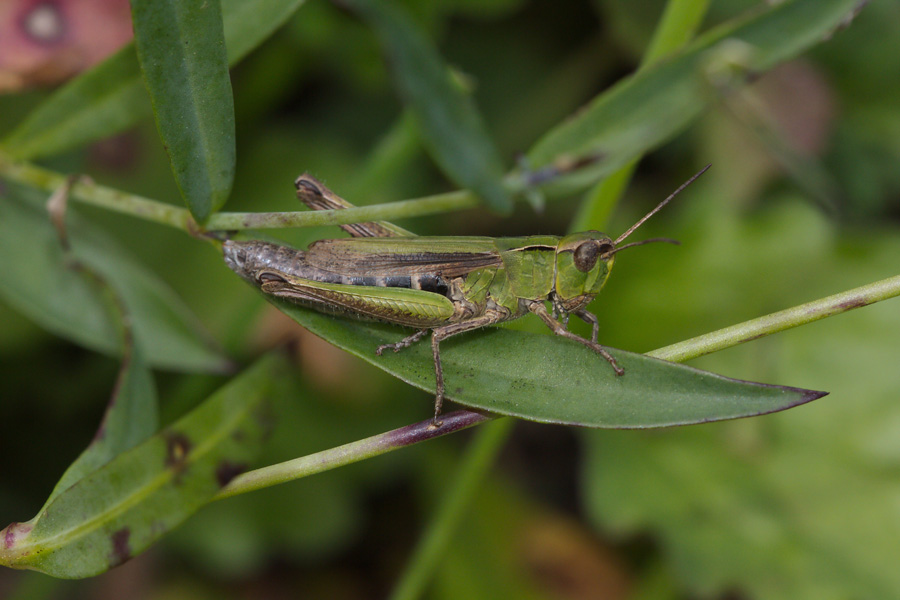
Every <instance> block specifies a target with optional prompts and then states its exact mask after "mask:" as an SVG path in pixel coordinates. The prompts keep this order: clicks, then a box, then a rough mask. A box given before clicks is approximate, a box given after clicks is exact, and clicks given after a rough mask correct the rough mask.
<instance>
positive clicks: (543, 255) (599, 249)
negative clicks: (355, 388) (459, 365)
mask: <svg viewBox="0 0 900 600" xmlns="http://www.w3.org/2000/svg"><path fill="white" fill-rule="evenodd" d="M708 168H709V165H707V166H706V167H705V168H704V169H703V170H701V171H700V172H698V173H697V174H696V175H694V176H693V177H691V178H690V179H689V180H688V181H686V182H685V183H684V184H682V185H681V186H680V187H679V188H678V189H677V190H675V191H674V192H672V194H670V195H669V196H668V197H667V198H666V199H665V200H663V201H662V202H660V203H659V204H658V205H657V206H656V207H655V208H654V209H653V210H651V211H650V212H649V213H647V214H646V215H644V216H643V217H642V218H641V219H639V220H638V221H637V222H636V223H635V224H634V225H632V226H631V227H629V228H628V229H627V230H626V231H625V232H624V233H623V234H622V235H620V236H619V237H618V238H616V239H615V240H613V239H612V238H611V237H609V236H608V235H606V234H604V233H600V232H598V231H588V232H584V233H574V234H571V235H567V236H563V237H558V236H548V235H539V236H527V237H511V238H488V237H416V236H414V234H412V233H410V232H408V231H406V230H404V229H402V228H400V227H397V226H396V225H393V224H391V223H386V222H372V223H354V224H350V225H341V228H342V229H344V230H345V231H346V232H347V233H349V234H350V235H351V236H352V237H350V238H342V239H331V240H319V241H316V242H313V243H312V244H310V246H309V248H308V249H307V250H306V251H302V250H296V249H294V248H289V247H286V246H280V245H277V244H272V243H269V242H263V241H234V240H226V241H225V242H224V244H223V253H224V256H225V262H226V263H227V264H228V266H229V267H230V268H231V269H232V270H233V271H235V272H236V273H237V274H238V275H240V276H241V277H243V278H244V279H246V280H247V281H249V282H250V283H252V284H254V285H256V286H258V287H259V288H260V289H261V290H262V291H263V292H264V293H266V294H270V295H272V296H275V297H278V298H284V299H287V300H290V301H292V302H296V303H298V304H301V305H304V306H308V307H311V308H314V309H316V310H319V311H322V312H329V313H336V314H345V315H353V316H356V317H361V318H368V319H375V320H379V321H385V322H388V323H395V324H398V325H404V326H407V327H414V328H416V329H418V331H416V332H415V333H413V334H412V335H410V336H408V337H406V338H404V339H402V340H400V341H399V342H396V343H394V344H384V345H382V346H379V347H378V348H376V349H375V353H376V354H377V355H379V356H380V355H381V354H382V353H383V352H384V351H385V350H392V351H394V352H398V351H400V350H402V349H403V348H408V347H409V346H411V345H412V344H414V343H416V342H418V341H419V340H421V339H422V338H423V337H425V335H426V334H427V333H428V332H429V331H430V332H431V349H432V354H433V357H434V373H435V380H436V394H435V399H434V419H433V421H432V423H433V425H434V426H439V425H440V422H439V421H438V417H439V415H440V412H441V405H442V403H443V401H444V374H443V370H442V368H441V354H440V343H441V342H442V341H443V340H445V339H447V338H448V337H451V336H454V335H457V334H460V333H464V332H466V331H471V330H473V329H479V328H481V327H486V326H488V325H494V324H497V323H501V322H503V321H509V320H512V319H518V318H519V317H522V316H524V315H526V314H528V313H533V314H535V315H537V316H538V317H540V319H541V320H542V321H543V322H544V323H545V324H546V325H547V326H548V327H549V328H550V329H551V330H552V331H553V332H554V333H555V334H557V335H559V336H562V337H565V338H568V339H570V340H574V341H576V342H578V343H580V344H582V345H584V346H586V347H587V348H590V349H591V350H592V351H594V352H596V353H597V354H599V355H600V356H602V357H603V358H604V359H606V361H607V362H609V364H610V365H611V366H612V368H613V370H614V371H615V373H616V375H622V374H624V370H623V369H622V368H621V367H619V365H618V364H617V363H616V359H615V358H614V357H613V356H612V355H611V354H610V353H609V352H608V351H607V350H606V349H605V348H604V347H603V346H601V345H600V344H599V343H598V341H597V337H598V332H599V327H600V326H599V321H598V319H597V317H596V316H595V315H594V314H592V313H590V312H588V311H587V310H586V306H587V305H588V303H589V302H590V301H591V300H593V299H594V298H595V297H596V296H597V294H598V293H599V292H600V290H601V289H602V288H603V285H604V284H605V283H606V280H607V278H608V277H609V273H610V270H611V269H612V266H613V263H614V262H615V255H616V254H617V253H618V252H620V251H622V250H624V249H625V248H630V247H633V246H638V245H642V244H646V243H650V242H656V241H666V242H672V243H677V242H675V241H674V240H669V239H666V238H654V239H648V240H643V241H640V242H632V243H629V244H624V245H623V244H622V242H623V241H624V240H625V239H626V238H627V237H628V236H629V235H631V234H632V233H633V232H634V230H635V229H637V228H638V227H640V226H641V225H642V224H643V223H644V222H645V221H646V220H647V219H649V218H650V217H651V216H653V215H654V214H656V213H657V212H658V211H659V210H660V209H661V208H662V207H663V206H665V205H666V204H667V203H668V202H669V201H671V200H672V198H674V197H675V196H676V195H677V194H678V193H679V192H681V191H682V190H683V189H684V188H685V187H687V186H688V185H690V184H691V183H692V182H693V181H694V180H695V179H696V178H697V177H699V176H700V175H702V174H703V173H704V172H705V171H706V169H708ZM295 187H296V188H297V195H298V197H299V198H300V200H302V201H303V202H304V203H305V204H306V205H307V206H309V207H310V208H312V209H313V210H327V209H342V208H349V207H351V206H352V204H350V203H349V202H347V201H346V200H344V199H343V198H341V197H339V196H337V195H336V194H334V193H333V192H331V191H330V190H329V189H328V188H326V187H325V186H324V185H323V184H322V183H321V182H319V181H317V180H316V179H315V178H313V177H312V176H310V175H306V174H304V175H301V176H300V177H299V178H298V179H297V180H296V181H295ZM548 303H549V304H550V307H551V310H548V309H547V304H548ZM569 315H575V316H576V317H579V318H580V319H582V320H584V321H585V322H587V323H588V324H590V325H591V329H592V331H591V338H590V339H586V338H583V337H580V336H578V335H576V334H574V333H572V332H570V331H568V329H567V325H568V319H569Z"/></svg>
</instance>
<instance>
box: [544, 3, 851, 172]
mask: <svg viewBox="0 0 900 600" xmlns="http://www.w3.org/2000/svg"><path fill="white" fill-rule="evenodd" d="M858 4H859V2H858V0H793V1H787V2H782V3H778V4H776V5H774V6H772V7H771V8H769V9H768V10H765V11H763V12H760V13H758V14H754V15H753V16H752V17H751V18H744V19H741V20H739V21H737V22H733V23H727V24H725V25H723V26H721V27H718V28H716V29H714V30H712V31H710V32H709V33H707V34H706V35H703V36H701V37H699V38H698V39H697V40H696V41H695V42H694V43H692V44H691V45H690V46H688V47H687V49H686V50H685V51H684V52H683V53H681V54H679V55H677V56H676V57H675V58H673V59H671V60H668V61H664V62H662V63H660V64H658V65H656V66H653V67H650V68H647V69H644V70H641V71H640V72H639V73H637V74H635V75H633V76H631V77H629V78H628V79H626V80H624V81H622V82H620V83H619V84H617V85H616V86H614V87H613V88H612V89H610V90H608V91H605V92H603V93H602V94H600V95H599V96H597V97H596V98H595V99H594V100H593V101H592V102H591V103H590V104H589V105H588V106H587V107H586V108H585V109H583V110H581V111H579V112H578V113H576V114H575V115H574V116H573V117H571V118H570V119H568V120H567V121H565V122H563V123H562V124H560V125H559V126H557V127H556V128H554V129H552V130H550V132H548V133H547V134H546V135H545V136H544V137H543V138H541V139H540V140H539V141H538V142H537V143H536V144H535V145H534V147H533V148H532V149H531V150H530V151H529V153H528V159H529V164H530V165H531V166H532V167H533V168H540V167H543V166H546V165H549V164H552V163H555V162H560V161H561V162H578V161H579V159H591V158H595V157H598V156H599V157H601V158H602V160H594V161H592V162H591V161H588V163H589V164H586V165H585V166H584V167H583V168H580V169H578V170H576V171H573V172H572V173H570V174H567V175H564V176H562V177H561V178H560V179H558V180H557V182H555V184H554V185H558V186H562V185H566V186H571V187H583V186H585V185H590V184H591V183H593V182H595V181H596V180H597V179H599V178H601V177H604V176H606V175H608V174H610V173H612V172H613V171H615V170H617V169H618V168H619V167H622V166H623V165H625V164H627V163H628V162H629V161H630V160H631V159H632V158H634V157H636V156H639V155H640V154H642V153H644V152H646V151H647V150H649V149H651V148H654V147H656V146H659V145H660V144H662V143H663V142H665V141H666V140H668V139H670V138H671V137H673V136H674V135H675V134H676V133H678V132H679V131H681V130H682V129H684V128H685V127H686V126H687V125H688V124H689V123H690V122H691V121H692V120H693V119H695V118H696V117H698V116H699V115H701V114H702V113H703V111H704V110H706V107H707V106H708V104H709V103H710V102H711V101H713V100H714V99H715V97H716V94H715V92H716V86H717V85H720V84H721V85H726V86H727V87H728V88H732V87H733V86H735V85H737V84H738V83H740V82H743V81H746V80H747V79H748V78H750V77H751V76H754V75H758V74H759V73H760V72H763V71H765V70H767V69H770V68H772V67H773V66H775V65H776V64H778V63H780V62H782V61H784V60H787V59H789V58H793V57H795V56H797V55H798V54H800V53H802V52H804V51H806V50H808V49H809V48H811V47H813V46H815V45H816V44H818V43H820V42H822V41H824V40H826V39H827V38H828V36H829V34H831V33H832V32H833V31H834V30H835V29H836V28H837V27H839V26H840V25H842V24H844V23H845V21H846V19H847V17H848V16H850V15H851V14H852V13H853V10H854V9H855V8H856V7H857V5H858ZM714 72H715V73H717V74H714ZM725 74H727V75H726V76H727V77H728V80H727V81H725V82H718V83H717V82H715V81H714V79H715V77H717V76H723V75H725Z"/></svg>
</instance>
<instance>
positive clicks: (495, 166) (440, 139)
mask: <svg viewBox="0 0 900 600" xmlns="http://www.w3.org/2000/svg"><path fill="white" fill-rule="evenodd" d="M349 4H350V6H351V7H353V8H354V9H356V10H357V11H358V12H359V13H360V14H361V15H362V16H363V18H364V19H366V21H367V22H368V23H369V25H370V26H371V27H372V28H373V29H374V30H375V31H376V33H377V34H378V36H379V38H380V40H381V44H382V46H383V47H384V51H385V53H386V54H387V57H388V60H389V62H390V65H391V67H392V69H393V73H394V77H395V79H396V82H397V87H398V91H399V93H400V95H401V97H402V98H403V100H404V101H405V102H406V103H407V104H408V106H409V109H410V110H411V111H412V113H413V115H414V116H415V117H416V122H417V124H418V126H419V130H420V132H421V135H422V138H423V142H424V143H425V145H426V147H427V148H428V150H429V152H430V153H431V155H432V157H433V158H434V159H435V161H436V162H437V163H438V165H440V167H441V169H443V171H444V172H445V173H446V174H447V176H448V177H449V178H450V179H452V180H453V181H455V182H456V183H457V184H459V185H460V186H461V187H465V188H470V189H471V190H473V191H474V192H475V193H476V194H478V195H479V196H480V197H481V198H483V199H484V201H485V202H486V203H487V205H488V207H490V208H491V209H492V210H495V211H497V212H500V213H509V212H510V211H511V210H512V199H511V198H510V196H509V193H508V192H507V191H506V188H505V187H504V186H503V165H502V162H501V160H500V155H499V153H498V152H497V149H496V148H495V147H494V144H493V142H492V141H491V139H490V137H489V136H488V134H487V131H486V129H485V127H484V123H483V122H482V119H481V115H480V114H479V112H478V109H477V108H476V106H475V103H474V102H473V101H472V98H471V97H470V96H469V95H467V94H466V93H465V92H464V91H463V90H461V89H460V86H459V85H458V84H456V83H454V81H453V80H452V77H451V73H450V70H449V69H448V68H447V65H446V64H444V62H443V60H442V59H441V57H440V55H439V54H438V52H437V50H436V49H435V48H434V46H433V45H432V43H431V42H430V41H429V40H428V38H427V37H426V36H425V34H424V33H423V32H422V31H421V30H419V29H418V28H417V27H416V26H415V25H414V24H413V23H412V21H410V19H409V18H408V17H407V16H406V15H404V14H403V13H402V12H400V11H399V10H397V9H396V8H394V7H393V6H392V5H390V4H389V3H387V2H382V1H380V0H352V1H351V2H350V3H349Z"/></svg>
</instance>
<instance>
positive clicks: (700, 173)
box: [615, 164, 712, 247]
mask: <svg viewBox="0 0 900 600" xmlns="http://www.w3.org/2000/svg"><path fill="white" fill-rule="evenodd" d="M711 166H712V164H709V165H706V166H705V167H703V168H702V169H700V170H699V171H698V172H697V173H696V174H695V175H694V176H693V177H691V178H690V179H688V180H687V181H685V182H684V183H682V184H681V185H680V186H679V188H678V189H677V190H675V191H674V192H672V193H671V194H669V197H668V198H666V199H665V200H663V201H662V202H660V203H659V204H657V205H656V208H654V209H653V210H651V211H650V212H648V213H647V214H646V215H644V216H643V217H641V219H640V220H639V221H638V222H637V223H635V224H634V225H632V226H631V227H629V228H628V231H626V232H625V233H623V234H622V235H620V236H619V237H618V238H616V241H615V246H617V247H618V245H619V244H620V243H621V242H622V241H623V240H624V239H625V238H627V237H628V236H629V235H631V234H632V233H634V230H635V229H637V228H638V227H640V226H641V225H643V224H644V221H646V220H647V219H649V218H650V217H652V216H653V215H655V214H656V213H658V212H659V211H660V209H661V208H662V207H663V206H665V205H666V204H668V203H669V202H670V201H671V200H672V198H674V197H675V196H677V195H678V194H679V193H680V192H681V191H682V190H683V189H684V188H686V187H687V186H689V185H691V184H692V183H694V180H695V179H697V178H698V177H700V176H701V175H703V174H704V173H706V171H707V169H709V168H710V167H711Z"/></svg>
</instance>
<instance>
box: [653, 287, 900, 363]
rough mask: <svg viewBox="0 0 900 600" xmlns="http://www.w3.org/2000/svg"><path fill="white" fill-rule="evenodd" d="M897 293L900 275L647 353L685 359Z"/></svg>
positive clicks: (865, 304)
mask: <svg viewBox="0 0 900 600" xmlns="http://www.w3.org/2000/svg"><path fill="white" fill-rule="evenodd" d="M896 296H900V275H897V276H894V277H888V278H887V279H882V280H881V281H876V282H875V283H870V284H868V285H864V286H860V287H858V288H854V289H852V290H847V291H846V292H841V293H839V294H834V295H833V296H828V297H827V298H821V299H819V300H813V301H812V302H807V303H806V304H801V305H799V306H795V307H793V308H788V309H786V310H782V311H779V312H776V313H772V314H770V315H766V316H764V317H759V318H758V319H751V320H750V321H745V322H743V323H739V324H737V325H732V326H731V327H726V328H724V329H719V330H718V331H713V332H712V333H707V334H705V335H701V336H698V337H695V338H691V339H689V340H685V341H683V342H678V343H677V344H672V345H671V346H666V347H665V348H660V349H658V350H654V351H652V352H648V353H647V356H652V357H654V358H661V359H663V360H670V361H673V362H684V361H686V360H690V359H692V358H697V357H698V356H703V355H705V354H710V353H712V352H716V351H718V350H724V349H725V348H730V347H731V346H737V345H738V344H743V343H744V342H749V341H751V340H756V339H759V338H761V337H764V336H767V335H771V334H773V333H778V332H779V331H784V330H785V329H790V328H792V327H797V326H799V325H805V324H806V323H812V322H813V321H818V320H819V319H824V318H825V317H831V316H834V315H837V314H840V313H842V312H847V311H848V310H853V309H854V308H860V307H862V306H868V305H869V304H873V303H875V302H879V301H881V300H887V299H888V298H894V297H896Z"/></svg>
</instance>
